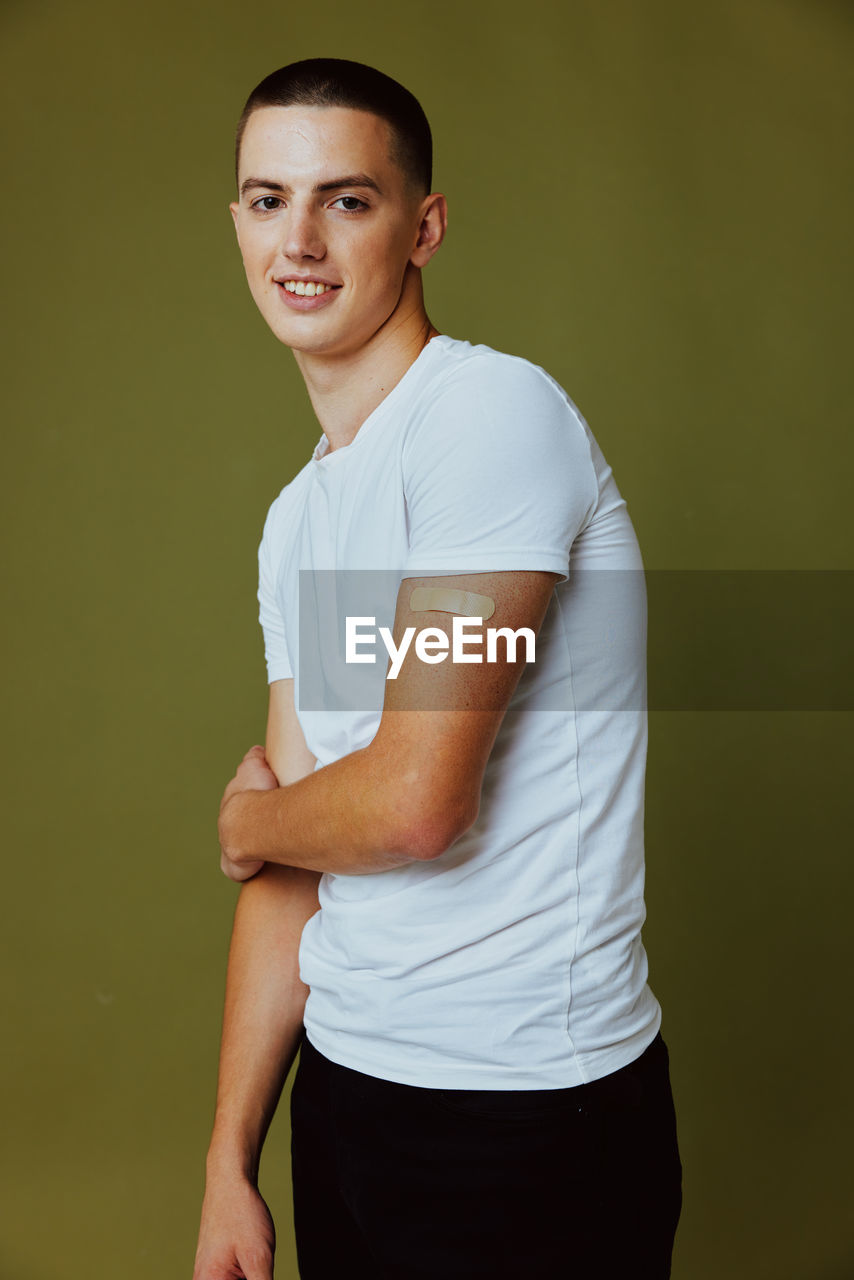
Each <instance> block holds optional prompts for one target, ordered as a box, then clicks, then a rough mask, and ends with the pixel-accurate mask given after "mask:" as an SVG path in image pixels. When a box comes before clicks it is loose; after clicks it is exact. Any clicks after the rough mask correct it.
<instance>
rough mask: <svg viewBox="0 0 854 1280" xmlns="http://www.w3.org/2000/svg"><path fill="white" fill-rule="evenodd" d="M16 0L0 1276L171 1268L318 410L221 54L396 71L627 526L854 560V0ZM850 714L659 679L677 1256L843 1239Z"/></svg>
mask: <svg viewBox="0 0 854 1280" xmlns="http://www.w3.org/2000/svg"><path fill="white" fill-rule="evenodd" d="M0 12H2V17H1V18H0V26H2V31H0V34H1V35H2V54H0V59H2V61H0V72H2V74H0V92H2V96H3V122H4V126H5V128H4V134H5V154H4V160H3V178H4V198H3V202H2V223H3V227H2V230H3V248H4V250H5V251H6V252H5V265H4V269H3V285H4V293H5V295H6V297H7V301H9V302H10V303H11V305H9V306H8V309H7V319H6V330H5V335H4V340H3V354H4V357H5V360H4V365H5V368H4V374H3V393H4V399H5V400H6V401H7V407H6V414H5V428H4V430H5V442H4V449H3V452H4V464H5V465H4V480H3V501H2V512H3V517H4V525H5V533H6V539H7V542H6V548H7V553H6V557H5V559H6V569H5V584H4V585H5V600H6V602H7V603H6V605H5V609H4V622H5V626H4V632H5V641H6V649H5V657H4V675H5V679H4V682H3V683H4V690H3V692H4V708H5V714H4V723H5V726H6V730H7V739H6V742H7V745H6V747H5V752H4V762H3V780H4V782H5V783H6V798H5V801H4V805H3V817H2V829H3V844H4V874H3V880H4V890H5V894H4V913H3V916H4V921H3V944H4V951H5V956H4V964H3V1000H4V1003H3V1017H2V1028H3V1032H4V1043H5V1048H4V1051H3V1055H2V1072H3V1079H2V1086H0V1097H2V1100H3V1107H4V1117H3V1125H2V1130H3V1143H2V1149H3V1154H2V1176H3V1183H2V1204H3V1215H2V1218H3V1221H2V1227H0V1277H2V1278H3V1280H84V1277H85V1280H90V1278H91V1277H100V1276H109V1277H122V1280H142V1278H143V1277H145V1278H146V1280H147V1278H148V1277H152V1276H158V1277H185V1280H189V1277H190V1274H191V1270H192V1258H193V1253H194V1249H195V1239H196V1230H197V1223H198V1211H199V1206H200V1201H201V1195H202V1180H203V1160H204V1151H205V1146H206V1140H207V1135H208V1127H209V1123H210V1119H211V1114H212V1105H213V1098H214V1088H215V1079H216V1055H217V1046H218V1037H219V1020H220V1010H221V1000H222V983H223V976H224V966H225V958H226V949H227V942H228V933H229V927H230V921H231V914H232V910H233V906H234V902H235V899H236V895H237V892H238V890H237V888H236V886H234V885H232V884H231V883H230V882H228V881H226V880H225V879H224V878H223V877H222V875H221V874H220V872H219V869H218V848H217V844H216V829H215V817H216V811H217V804H218V800H219V796H220V794H221V790H222V787H223V786H224V784H225V782H226V780H227V779H228V777H229V776H230V775H231V773H232V771H233V768H234V766H235V764H236V763H237V760H238V759H239V757H240V756H241V755H242V753H243V752H244V750H245V749H246V748H247V747H248V746H249V745H250V744H251V743H252V742H255V741H257V740H259V739H261V738H262V737H263V729H264V715H265V707H266V685H265V674H264V667H263V654H262V645H261V637H260V629H259V628H258V625H257V621H256V602H255V572H256V564H255V554H256V547H257V542H258V539H259V537H260V532H261V525H262V522H263V517H264V514H265V512H266V508H267V505H268V504H269V502H270V501H271V500H272V498H273V497H274V496H275V494H276V493H277V492H278V490H279V489H280V487H281V486H282V485H283V484H284V483H285V482H286V480H288V479H289V478H290V477H291V476H292V475H293V474H294V472H295V471H296V470H297V469H298V467H299V466H301V465H302V463H303V462H304V461H305V460H306V459H307V457H308V453H309V451H310V449H311V448H312V447H313V445H314V443H315V442H316V439H317V437H318V434H319V428H318V426H317V424H316V422H315V420H314V419H313V417H312V413H311V409H310V406H309V404H308V401H307V398H306V396H305V394H304V390H303V387H302V384H301V381H300V379H299V377H298V375H297V372H296V367H295V365H294V363H293V359H292V357H291V355H290V353H288V352H287V351H286V350H284V349H283V348H282V347H281V346H279V345H278V344H277V342H276V340H275V339H274V338H273V336H272V335H271V334H270V332H269V330H268V329H267V328H266V326H265V324H264V322H263V321H262V319H261V317H260V316H259V315H258V313H257V311H256V310H255V308H254V304H253V302H252V300H251V297H250V295H249V292H248V289H247V288H246V284H245V279H244V276H243V272H242V266H241V263H240V259H239V255H238V252H237V247H236V244H235V242H234V236H233V228H232V223H231V218H230V215H229V213H228V211H227V203H228V201H229V200H230V199H232V198H233V180H232V142H233V130H234V126H235V123H236V121H237V117H238V115H239V113H240V110H241V108H242V106H243V103H244V101H245V98H246V96H247V95H248V93H249V91H250V90H251V89H252V88H253V86H254V85H255V84H256V83H257V82H258V80H260V79H261V78H262V76H264V75H266V74H267V73H268V72H269V71H271V70H273V69H274V68H275V67H277V66H280V65H282V64H283V63H285V62H288V61H291V60H293V59H295V58H300V57H307V56H315V55H333V56H340V57H352V58H356V59H359V60H362V61H367V62H371V63H374V64H375V65H377V66H379V67H380V68H382V69H383V70H385V71H387V72H389V73H390V74H392V75H394V76H395V77H397V78H398V79H400V80H402V81H403V82H404V83H405V84H407V85H408V86H409V87H410V88H412V90H413V91H414V92H415V93H416V94H417V95H418V96H419V98H420V99H421V101H422V102H423V105H424V107H425V109H426V111H427V113H428V116H429V117H430V119H431V123H432V125H433V130H434V136H435V141H436V151H437V165H436V187H437V189H440V190H443V191H445V193H446V194H447V196H448V199H449V202H450V209H451V217H450V229H449V234H448V238H447V241H446V244H445V246H444V247H443V249H442V251H441V253H440V255H439V256H438V257H437V258H436V259H435V260H434V262H433V263H431V265H430V267H429V268H428V270H427V272H426V280H425V283H426V291H427V298H428V307H429V311H430V315H431V318H432V319H433V320H434V322H435V323H436V324H437V326H438V327H439V328H440V329H442V330H444V331H445V332H448V333H451V334H453V335H454V336H457V337H465V338H469V339H470V340H472V341H480V342H487V343H489V344H490V345H492V346H494V347H498V348H500V349H505V350H509V351H512V352H515V353H517V354H521V355H525V356H527V357H528V358H530V359H532V360H534V361H535V362H537V363H539V364H543V365H545V366H546V367H547V368H548V369H549V370H550V371H551V372H552V373H553V374H554V375H555V376H556V377H557V378H558V379H559V380H560V381H561V382H562V383H563V384H564V385H565V386H566V388H567V390H568V391H569V393H570V395H571V396H572V397H573V399H574V400H575V401H576V403H577V404H578V405H579V407H580V409H581V410H582V412H583V413H584V414H585V416H586V417H587V419H588V421H589V422H590V424H591V426H592V428H593V430H594V432H595V434H596V436H597V438H598V440H599V442H600V444H601V446H602V449H603V451H604V453H605V455H606V457H607V458H608V460H609V461H610V462H611V465H612V466H613V468H614V470H615V473H616V476H617V480H618V483H619V485H620V488H621V490H622V492H623V494H624V496H625V497H626V499H627V502H628V506H629V511H630V513H631V515H632V518H633V520H634V522H635V525H636V528H637V531H638V535H639V538H640V541H641V546H642V548H643V552H644V557H645V561H646V565H647V567H648V569H656V570H657V569H679V570H694V569H696V570H699V569H703V570H709V569H721V568H726V569H754V570H765V569H807V570H812V569H820V568H825V569H827V568H832V569H850V568H852V567H854V565H852V537H851V517H850V498H851V481H850V474H851V473H850V465H851V461H852V441H851V435H850V431H851V416H850V408H849V406H850V391H851V386H850V382H851V379H850V337H851V319H852V317H851V309H852V308H851V297H852V285H854V281H852V262H851V234H850V229H851V223H852V212H853V211H852V161H851V137H852V123H854V121H852V116H854V111H852V97H851V92H850V89H849V87H848V86H849V85H850V82H851V74H852V46H854V14H852V8H851V6H850V5H849V4H845V3H842V2H841V0H835V2H834V0H717V2H716V3H713V4H710V3H705V4H702V3H701V4H699V5H686V4H683V3H681V2H680V0H647V2H643V3H642V2H641V0H634V2H633V0H613V2H610V3H609V2H603V0H564V3H557V2H555V3H546V2H545V0H527V3H525V4H524V5H510V4H504V3H486V2H485V0H473V2H472V3H467V4H466V3H459V2H456V3H450V2H449V0H434V3H432V4H429V5H426V6H416V5H402V4H400V3H398V2H392V0H378V2H377V3H374V4H372V5H370V6H365V5H353V4H345V3H341V2H338V0H313V2H312V3H311V4H304V5H293V4H288V3H282V2H279V3H272V2H271V0H243V2H242V3H241V4H239V5H217V4H213V3H203V2H202V0H193V2H192V3H190V2H187V0H170V3H168V4H167V3H164V0H153V2H152V3H149V4H148V6H147V7H145V8H143V7H142V6H133V7H131V6H126V5H119V4H108V3H105V2H103V0H80V2H78V3H74V4H72V3H69V2H67V0H66V2H64V3H46V2H39V0H29V2H28V3H26V4H25V3H22V2H20V0H7V2H6V3H5V4H4V6H3V8H2V11H0ZM654 622H655V620H654V619H653V620H651V626H652V625H654ZM736 624H737V620H735V622H734V625H736ZM839 643H840V645H843V644H844V645H847V643H848V637H847V636H840V637H839ZM851 730H852V724H851V715H850V713H843V712H840V711H832V710H825V711H823V712H820V713H819V712H805V711H799V712H790V711H779V712H763V713H752V712H750V711H749V710H745V711H726V712H723V711H690V710H685V711H674V712H653V713H652V714H651V717H650V756H649V770H648V780H649V781H648V799H647V826H646V830H647V907H648V920H647V925H646V927H645V930H644V941H645V944H646V947H647V951H648V954H649V958H650V982H651V985H652V987H653V990H654V991H655V992H656V994H657V995H658V997H659V999H660V1001H661V1003H662V1006H663V1009H664V1024H663V1032H664V1035H665V1039H666V1040H667V1042H668V1045H669V1048H670V1053H671V1070H672V1079H673V1088H674V1095H675V1098H676V1104H677V1111H678V1118H679V1135H680V1144H681V1150H682V1158H683V1164H684V1167H685V1181H684V1196H685V1200H684V1209H683V1216H682V1221H681V1224H680V1228H679V1232H678V1236H677V1242H676V1250H675V1255H674V1269H673V1275H674V1278H675V1280H720V1277H722V1276H726V1277H728V1278H729V1280H742V1278H743V1280H759V1278H760V1277H769V1278H770V1277H773V1278H774V1280H845V1278H847V1277H851V1276H854V1225H852V1219H851V1217H850V1213H849V1210H850V1206H851V1195H852V1175H851V1155H850V1151H851V1132H852V1129H851V1122H852V1114H851V1112H852V1108H851V1104H850V1101H849V1099H850V1074H851V1066H850V1060H849V1055H850V1051H851V1040H852V1035H851V1013H850V1008H851V997H850V991H851V967H850V963H849V960H850V936H851V923H850V902H851V899H850V890H851V882H852V872H851V849H850V829H851V823H850V798H849V797H850V792H851V785H850V749H849V741H850V736H851ZM287 1139H288V1134H287V1123H286V1116H285V1115H284V1108H283V1109H282V1114H280V1116H279V1117H277V1120H276V1122H275V1124H274V1128H273V1130H272V1132H271V1136H270V1140H269V1144H268V1149H267V1154H266V1155H265V1160H264V1163H263V1166H262V1190H263V1191H264V1193H265V1194H266V1196H267V1198H268V1200H269V1202H270V1204H271V1207H272V1209H273V1212H274V1215H275V1218H276V1221H277V1224H278V1228H279V1235H280V1242H279V1260H278V1268H277V1275H278V1277H279V1280H285V1278H286V1277H289V1276H295V1275H296V1269H295V1263H294V1261H293V1252H292V1241H291V1226H290V1220H289V1182H288V1169H287ZM568 1249H571V1230H570V1232H569V1233H568Z"/></svg>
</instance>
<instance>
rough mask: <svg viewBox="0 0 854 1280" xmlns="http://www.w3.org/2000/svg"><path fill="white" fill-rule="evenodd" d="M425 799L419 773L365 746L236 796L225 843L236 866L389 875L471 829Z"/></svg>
mask: <svg viewBox="0 0 854 1280" xmlns="http://www.w3.org/2000/svg"><path fill="white" fill-rule="evenodd" d="M420 796H423V788H422V787H420V786H419V778H418V776H417V769H415V768H412V769H409V770H402V769H400V768H399V767H398V768H397V769H395V768H394V765H393V762H392V761H391V760H390V759H388V758H386V757H385V756H383V755H381V754H378V753H376V752H374V751H373V750H372V748H371V747H367V748H364V749H362V750H359V751H354V752H352V754H350V755H347V756H344V757H343V758H342V759H340V760H336V761H334V762H333V763H331V764H329V765H326V766H325V767H324V768H322V769H318V770H317V771H316V772H314V773H312V774H310V775H309V776H308V777H304V778H301V779H300V780H299V781H297V782H294V783H292V784H291V785H289V786H284V787H279V788H277V789H274V790H268V791H256V790H245V791H240V792H238V793H236V794H234V795H232V796H231V798H230V799H229V800H228V801H227V802H226V803H225V804H224V805H223V808H222V811H221V813H220V841H221V844H222V847H223V850H224V851H225V853H226V855H227V856H228V857H229V858H231V859H232V860H233V861H234V862H236V863H240V862H250V861H253V860H257V859H262V860H264V861H266V862H274V863H281V864H283V865H285V866H293V867H303V868H307V869H310V870H314V871H330V872H334V873H336V874H340V875H361V874H367V873H370V872H375V871H389V870H392V869H393V868H395V867H400V866H404V865H406V864H407V863H410V862H413V861H422V860H426V859H429V858H433V857H436V856H438V855H439V854H440V853H442V852H443V851H444V849H446V848H447V847H448V846H449V845H450V844H451V843H452V842H453V840H454V839H456V837H457V835H459V834H460V832H461V830H464V829H465V826H467V825H468V822H469V820H465V821H464V822H461V821H460V819H459V817H458V815H457V814H455V813H453V812H451V811H449V808H448V807H444V808H443V807H442V806H440V805H438V804H436V803H435V801H434V802H433V803H430V802H429V798H428V801H427V803H425V802H424V800H421V801H420V802H419V797H420Z"/></svg>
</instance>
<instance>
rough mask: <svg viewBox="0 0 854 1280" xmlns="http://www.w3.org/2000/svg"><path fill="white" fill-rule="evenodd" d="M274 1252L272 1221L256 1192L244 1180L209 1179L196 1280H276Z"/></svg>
mask: <svg viewBox="0 0 854 1280" xmlns="http://www.w3.org/2000/svg"><path fill="white" fill-rule="evenodd" d="M275 1248H276V1232H275V1228H274V1226H273V1219H272V1217H271V1216H270V1210H269V1209H268V1208H267V1205H266V1204H265V1202H264V1200H263V1199H262V1197H261V1195H260V1194H259V1192H258V1191H257V1189H256V1188H255V1187H254V1186H253V1185H252V1184H251V1183H250V1182H248V1181H246V1180H245V1179H242V1178H233V1179H223V1180H213V1181H212V1180H210V1179H209V1181H208V1188H207V1191H206V1192H205V1199H204V1203H203V1205H202V1222H201V1227H200V1229H199V1244H198V1248H197V1250H196V1262H195V1266H194V1268H193V1280H236V1278H237V1277H238V1276H245V1277H246V1280H273V1254H274V1252H275Z"/></svg>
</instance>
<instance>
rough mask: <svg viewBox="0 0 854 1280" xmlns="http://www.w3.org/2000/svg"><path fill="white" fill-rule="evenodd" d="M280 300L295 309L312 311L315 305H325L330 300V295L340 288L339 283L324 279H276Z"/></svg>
mask: <svg viewBox="0 0 854 1280" xmlns="http://www.w3.org/2000/svg"><path fill="white" fill-rule="evenodd" d="M276 286H277V288H278V289H279V291H280V293H281V297H282V301H283V302H285V303H286V304H287V305H288V306H289V307H291V308H292V309H294V310H296V311H313V310H314V309H315V307H321V306H326V305H327V304H328V303H329V302H331V301H332V295H333V294H334V293H336V292H337V290H338V289H340V288H341V285H340V284H329V283H328V281H326V280H296V279H294V278H285V279H283V280H277V281H276Z"/></svg>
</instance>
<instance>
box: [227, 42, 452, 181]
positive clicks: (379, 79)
mask: <svg viewBox="0 0 854 1280" xmlns="http://www.w3.org/2000/svg"><path fill="white" fill-rule="evenodd" d="M294 106H301V107H352V108H355V109H356V110H357V111H370V112H372V113H373V114H374V115H376V116H379V117H380V118H381V119H383V120H385V121H386V122H387V123H388V124H389V125H390V126H391V132H392V159H393V160H394V161H395V163H396V164H398V165H399V166H400V168H401V169H402V170H403V172H404V173H405V175H406V177H407V179H408V181H409V182H410V183H411V184H412V185H413V186H415V187H417V188H420V189H421V190H423V192H424V193H425V194H428V193H429V191H430V187H431V184H432V181H433V138H432V135H431V133H430V125H429V124H428V122H427V117H426V115H425V114H424V111H423V108H422V106H421V103H420V102H419V101H418V99H417V98H416V97H415V95H414V94H412V93H410V92H409V90H408V89H404V87H403V85H402V84H398V82H397V81H396V80H392V78H391V76H387V75H385V74H384V73H383V72H382V71H377V70H376V68H375V67H368V66H366V65H365V64H364V63H363V62H350V61H349V60H348V59H346V58H304V59H303V60H302V61H301V62H291V63H289V64H288V65H287V66H286V67H279V69H278V71H272V72H271V73H270V75H268V76H265V78H264V79H263V80H262V81H261V83H260V84H258V85H256V86H255V88H254V89H253V90H252V92H251V93H250V95H249V97H248V98H247V100H246V106H245V107H244V108H243V113H242V115H241V117H240V120H239V121H238V123H237V137H236V140H235V146H234V177H235V182H239V181H240V176H239V165H240V144H241V142H242V140H243V132H244V130H245V128H246V124H247V122H248V120H249V117H250V116H251V115H252V112H253V111H255V110H257V109H258V108H259V107H294ZM238 194H239V193H238Z"/></svg>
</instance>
